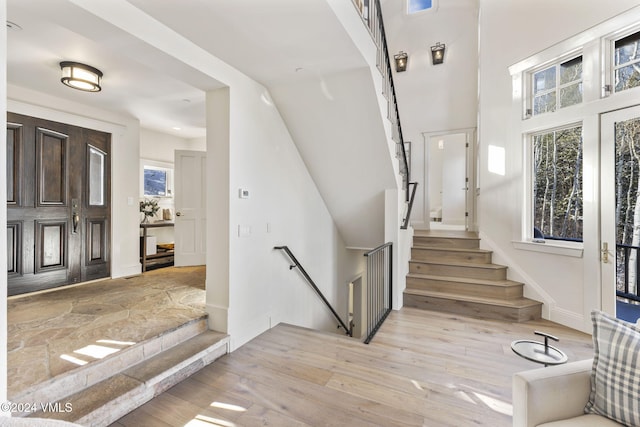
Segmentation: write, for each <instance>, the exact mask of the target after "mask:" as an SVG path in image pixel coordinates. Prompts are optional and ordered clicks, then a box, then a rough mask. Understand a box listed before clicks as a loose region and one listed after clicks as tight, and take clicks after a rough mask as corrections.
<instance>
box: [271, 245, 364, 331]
mask: <svg viewBox="0 0 640 427" xmlns="http://www.w3.org/2000/svg"><path fill="white" fill-rule="evenodd" d="M273 249H277V250H282V251H284V252H285V253H286V254H287V256H288V257H289V259H290V260H291V261H293V265H289V270H293V269H294V268H297V269H298V271H299V272H300V274H302V276H303V277H304V278H305V280H306V281H307V283H308V284H309V285H310V286H311V287H312V288H313V290H314V291H315V292H316V294H317V295H318V296H319V297H320V299H321V300H322V302H324V305H326V306H327V308H328V309H329V310H330V311H331V314H333V317H335V318H336V320H337V321H338V324H339V325H338V328H343V329H344V330H345V333H346V334H347V335H349V336H350V337H352V336H353V330H352V329H351V328H349V327H347V325H346V323H345V322H344V321H343V320H342V319H341V318H340V316H339V315H338V313H337V312H336V311H335V309H334V308H333V307H332V306H331V303H330V302H329V301H328V300H327V298H325V296H324V294H323V293H322V291H321V290H320V289H319V288H318V286H317V285H316V284H315V282H314V281H313V279H312V278H311V276H309V273H307V271H306V270H305V269H304V267H303V266H302V264H300V262H299V261H298V259H297V258H296V257H295V255H293V252H291V250H290V249H289V247H288V246H275V247H274V248H273Z"/></svg>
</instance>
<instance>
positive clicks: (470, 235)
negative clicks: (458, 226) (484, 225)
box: [413, 229, 479, 239]
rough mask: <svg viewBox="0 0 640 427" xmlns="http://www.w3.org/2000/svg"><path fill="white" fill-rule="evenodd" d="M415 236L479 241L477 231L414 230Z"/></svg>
mask: <svg viewBox="0 0 640 427" xmlns="http://www.w3.org/2000/svg"><path fill="white" fill-rule="evenodd" d="M413 235H414V236H418V237H440V238H447V239H479V237H478V233H476V232H475V231H462V230H420V229H415V230H413Z"/></svg>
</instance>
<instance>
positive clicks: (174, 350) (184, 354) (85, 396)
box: [33, 331, 228, 421]
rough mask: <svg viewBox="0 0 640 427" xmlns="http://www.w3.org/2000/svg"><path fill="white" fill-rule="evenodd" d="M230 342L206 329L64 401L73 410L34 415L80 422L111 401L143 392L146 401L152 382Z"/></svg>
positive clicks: (218, 333)
mask: <svg viewBox="0 0 640 427" xmlns="http://www.w3.org/2000/svg"><path fill="white" fill-rule="evenodd" d="M227 342H228V335H226V334H224V333H221V332H215V331H205V332H202V333H201V334H198V335H196V336H194V337H192V338H189V339H187V340H185V341H183V342H182V343H180V344H179V345H176V346H174V347H171V348H169V349H167V350H165V351H163V352H161V353H159V354H156V355H155V356H153V357H151V358H149V359H147V360H145V361H142V362H140V363H138V364H136V365H134V366H131V367H129V368H127V369H125V370H123V371H122V372H119V373H116V374H115V375H113V376H111V377H109V378H107V379H105V380H103V381H101V382H99V383H97V384H94V385H92V386H90V387H88V388H86V389H84V390H81V391H79V392H76V393H75V394H72V395H71V396H69V397H67V398H65V399H63V400H61V401H60V402H61V403H62V405H64V404H66V403H70V404H71V405H72V407H73V411H71V412H68V413H66V412H38V413H35V414H33V415H34V416H37V417H42V418H55V419H60V420H64V421H77V420H80V419H81V418H83V417H85V416H87V415H89V414H91V413H92V412H94V411H96V410H99V409H100V408H102V407H103V406H105V405H107V404H109V403H110V402H113V401H115V400H117V399H121V398H123V397H124V398H126V399H127V400H129V399H135V398H136V397H135V396H139V395H142V396H141V398H142V399H143V401H142V402H140V404H142V403H144V401H146V400H148V399H147V398H146V397H145V394H146V395H148V394H149V393H151V391H150V390H148V386H149V383H156V382H158V381H160V380H162V379H164V378H167V377H169V376H171V375H172V374H174V373H177V372H179V371H180V369H182V368H184V367H185V366H186V365H188V364H189V363H192V362H193V361H194V360H196V359H198V358H199V357H202V356H203V353H205V352H207V350H208V349H215V348H219V347H220V346H222V345H226V343H227ZM138 387H139V388H141V391H140V392H139V393H138V392H137V390H136V389H137V388H138ZM132 392H135V395H133V394H132V395H131V396H127V395H128V394H130V393H132Z"/></svg>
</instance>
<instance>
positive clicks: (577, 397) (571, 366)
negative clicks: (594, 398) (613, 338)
mask: <svg viewBox="0 0 640 427" xmlns="http://www.w3.org/2000/svg"><path fill="white" fill-rule="evenodd" d="M592 365H593V359H587V360H580V361H578V362H571V363H567V364H564V365H556V366H550V367H548V368H539V369H533V370H530V371H525V372H519V373H517V374H515V375H514V377H513V426H514V427H536V426H544V427H574V426H575V427H592V426H593V427H595V426H612V427H620V425H621V424H618V423H616V422H614V421H611V420H609V419H608V418H605V417H601V416H599V415H593V414H589V415H585V414H584V407H585V405H586V404H587V401H588V400H589V392H590V391H591V367H592Z"/></svg>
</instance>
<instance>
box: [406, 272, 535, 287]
mask: <svg viewBox="0 0 640 427" xmlns="http://www.w3.org/2000/svg"><path fill="white" fill-rule="evenodd" d="M407 277H413V278H416V279H427V280H439V281H444V282H456V283H470V284H478V285H486V286H501V287H509V286H522V283H521V282H516V281H514V280H509V279H504V280H490V279H474V278H466V277H456V276H436V275H433V274H421V273H408V274H407Z"/></svg>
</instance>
